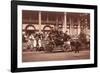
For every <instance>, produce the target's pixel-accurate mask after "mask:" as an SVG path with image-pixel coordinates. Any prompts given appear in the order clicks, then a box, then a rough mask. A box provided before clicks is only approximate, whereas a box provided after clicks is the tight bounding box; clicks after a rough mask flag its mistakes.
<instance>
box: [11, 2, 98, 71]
mask: <svg viewBox="0 0 100 73" xmlns="http://www.w3.org/2000/svg"><path fill="white" fill-rule="evenodd" d="M18 5H28V6H46V7H63V8H67V7H68V8H82V9H94V32H95V33H94V48H95V49H94V64H81V65H61V66H48V67H28V68H18V67H17V6H18ZM90 67H97V6H96V5H80V4H61V3H47V2H33V1H11V72H25V71H43V70H58V69H74V68H90Z"/></svg>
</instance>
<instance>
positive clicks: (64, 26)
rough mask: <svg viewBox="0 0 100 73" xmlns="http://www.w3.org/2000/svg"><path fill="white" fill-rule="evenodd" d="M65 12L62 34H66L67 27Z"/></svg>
mask: <svg viewBox="0 0 100 73" xmlns="http://www.w3.org/2000/svg"><path fill="white" fill-rule="evenodd" d="M66 19H67V18H66V12H64V23H63V32H64V33H65V32H66V27H67V25H66V24H67V22H66Z"/></svg>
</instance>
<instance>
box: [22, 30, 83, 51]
mask: <svg viewBox="0 0 100 73" xmlns="http://www.w3.org/2000/svg"><path fill="white" fill-rule="evenodd" d="M67 33H68V32H67V31H66V32H65V33H64V32H63V31H62V30H58V29H52V30H50V31H47V32H45V31H43V32H41V33H39V32H33V33H27V31H26V32H25V34H23V37H22V39H23V50H34V51H49V52H52V51H53V50H54V49H55V48H57V47H59V46H60V47H61V49H62V50H63V51H66V50H67V49H72V48H71V47H74V48H76V49H75V52H79V46H80V45H81V44H80V41H79V40H72V38H71V36H70V35H68V34H67ZM83 40H84V39H83Z"/></svg>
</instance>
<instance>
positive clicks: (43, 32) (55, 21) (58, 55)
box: [22, 10, 91, 62]
mask: <svg viewBox="0 0 100 73" xmlns="http://www.w3.org/2000/svg"><path fill="white" fill-rule="evenodd" d="M90 40H91V39H90V13H80V12H59V11H58V12H57V11H36V10H22V62H38V61H60V60H82V59H90Z"/></svg>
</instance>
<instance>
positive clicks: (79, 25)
mask: <svg viewBox="0 0 100 73" xmlns="http://www.w3.org/2000/svg"><path fill="white" fill-rule="evenodd" d="M80 29H81V28H80V20H78V35H79V34H80V31H81V30H80Z"/></svg>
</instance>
